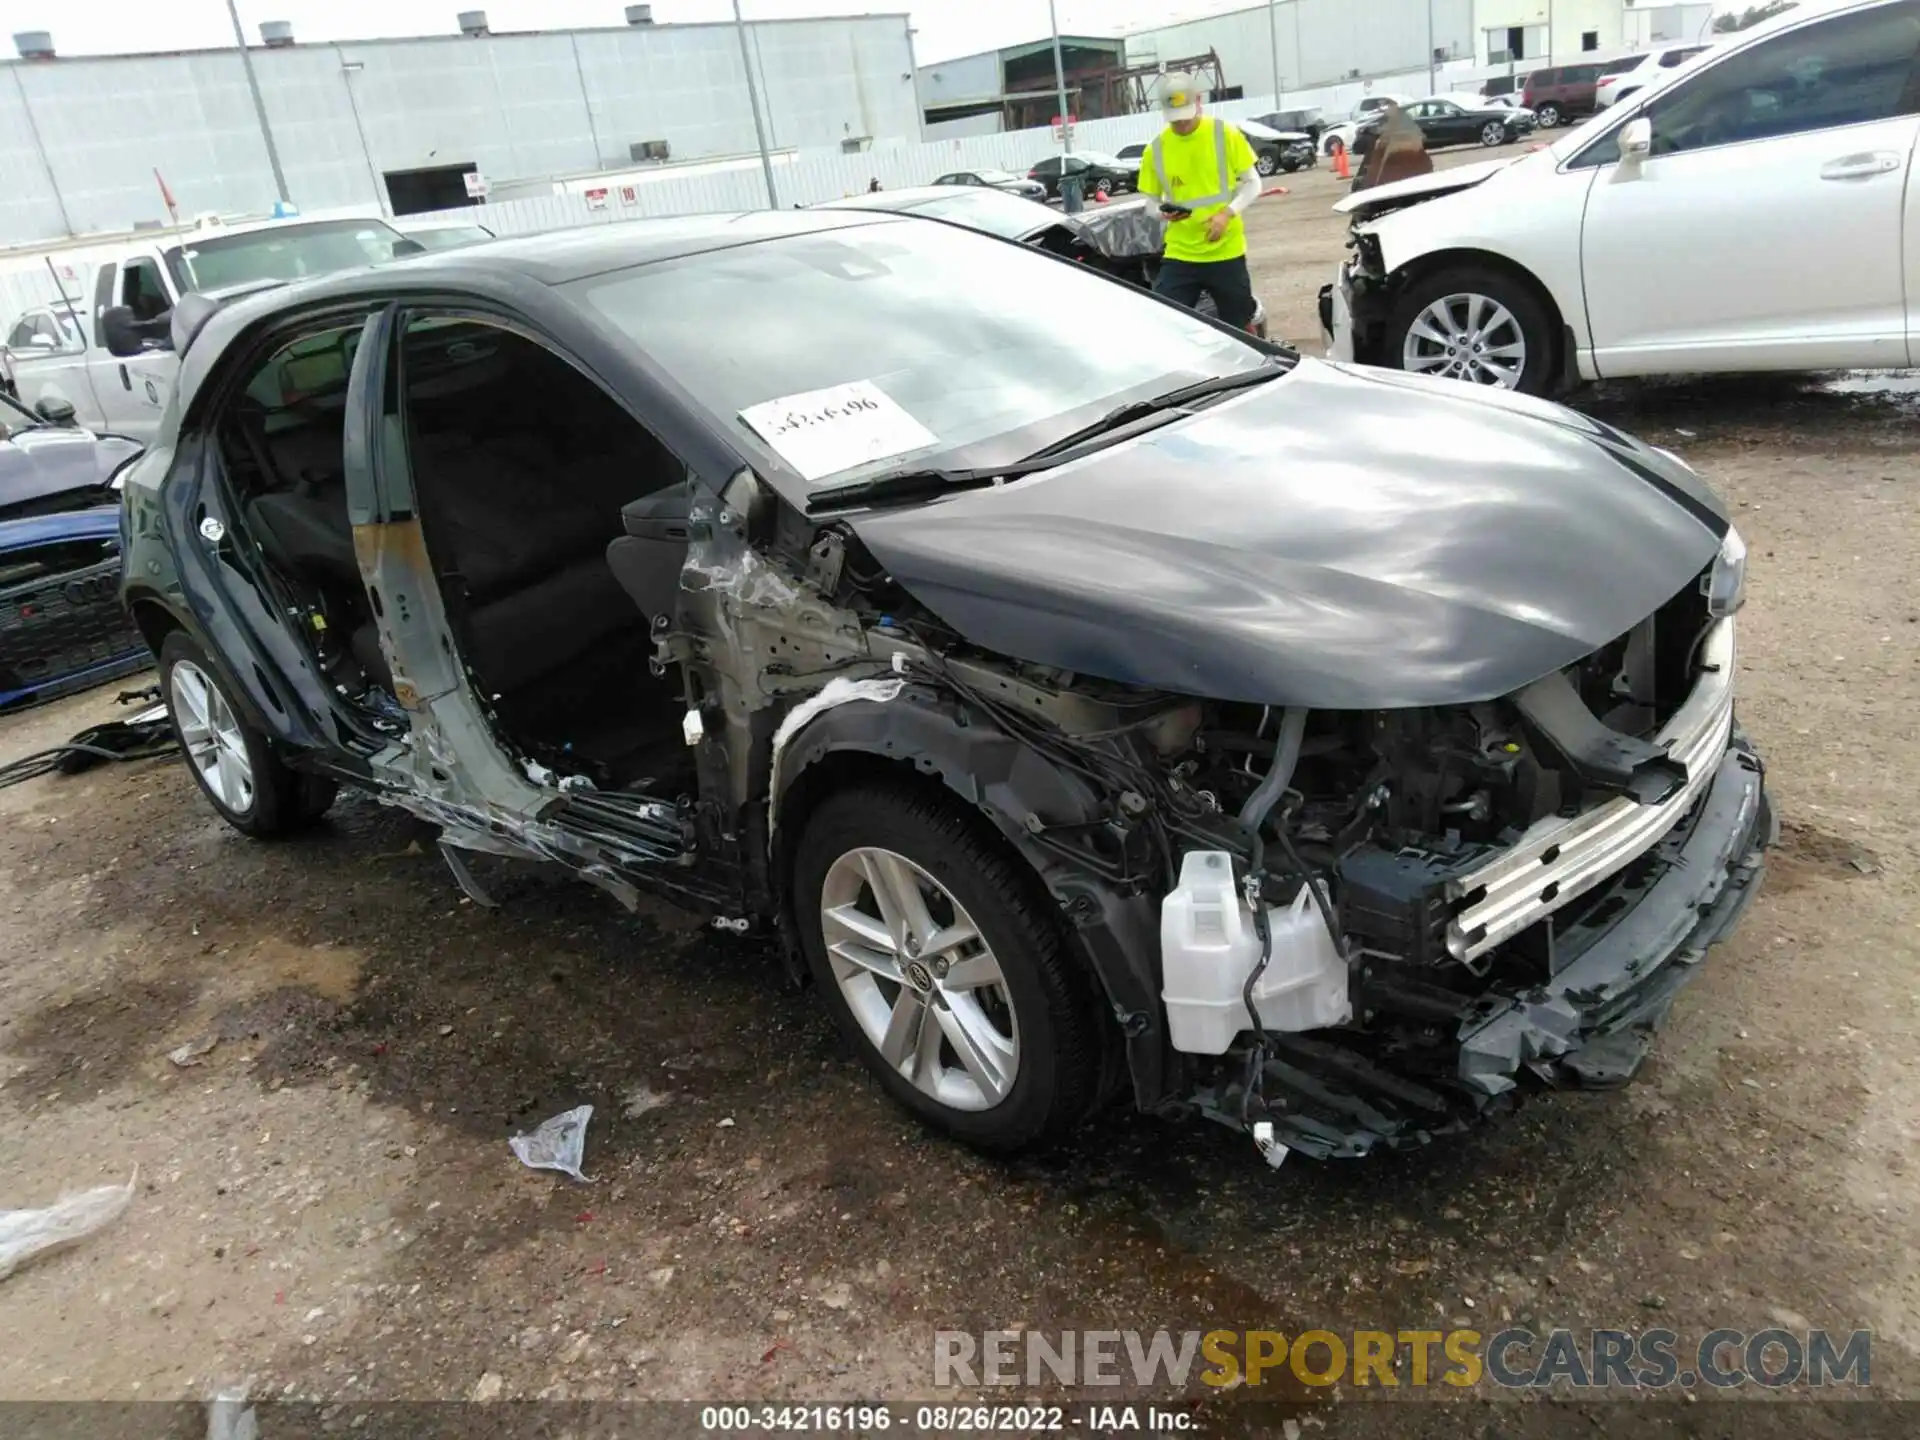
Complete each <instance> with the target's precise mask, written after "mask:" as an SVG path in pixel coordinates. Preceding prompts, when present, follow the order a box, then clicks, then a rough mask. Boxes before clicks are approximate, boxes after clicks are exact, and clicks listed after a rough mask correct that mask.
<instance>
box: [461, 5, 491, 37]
mask: <svg viewBox="0 0 1920 1440" xmlns="http://www.w3.org/2000/svg"><path fill="white" fill-rule="evenodd" d="M460 33H461V34H462V35H475V36H479V35H486V34H489V33H491V32H489V31H488V29H487V12H486V11H484V10H462V11H461V12H460Z"/></svg>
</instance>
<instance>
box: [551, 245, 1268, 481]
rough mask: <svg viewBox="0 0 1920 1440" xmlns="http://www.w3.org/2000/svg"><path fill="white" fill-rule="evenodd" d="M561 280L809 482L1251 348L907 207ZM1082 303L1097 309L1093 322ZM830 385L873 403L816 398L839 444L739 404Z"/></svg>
mask: <svg viewBox="0 0 1920 1440" xmlns="http://www.w3.org/2000/svg"><path fill="white" fill-rule="evenodd" d="M570 288H572V289H574V290H575V291H577V292H580V291H583V292H584V295H583V297H582V298H584V300H585V301H586V303H587V304H588V305H590V306H591V307H592V308H593V309H594V310H596V311H598V312H599V313H600V314H601V315H603V316H604V317H606V319H607V320H609V321H610V322H612V324H613V325H614V326H615V327H616V328H618V329H619V330H620V331H622V332H623V333H624V334H626V335H628V336H630V337H631V338H632V339H633V341H634V342H635V343H636V344H637V345H638V346H639V347H640V348H641V349H642V350H643V351H645V352H646V354H647V356H648V357H649V358H650V359H651V360H652V361H653V362H654V363H655V364H656V365H658V367H659V368H660V369H661V370H663V371H664V372H665V373H666V374H668V375H670V376H672V377H673V378H674V380H676V381H677V382H678V383H679V384H680V385H681V386H682V387H684V388H685V390H686V391H687V392H689V393H690V394H691V396H692V397H693V399H694V400H695V401H696V402H698V403H699V404H700V405H702V406H703V407H705V408H706V409H707V410H709V411H710V412H712V413H713V414H714V415H715V417H716V418H717V419H718V420H719V421H720V422H721V424H722V425H723V426H725V427H726V429H727V432H728V433H729V434H730V435H731V436H732V438H733V439H734V440H735V441H736V442H737V443H738V444H739V446H740V447H741V449H742V450H743V451H744V452H745V453H747V454H748V455H749V456H751V457H753V458H754V459H755V461H756V464H757V466H758V468H761V469H763V471H765V470H767V469H768V467H767V465H766V464H765V463H764V462H767V461H772V460H774V459H775V458H776V457H778V458H779V459H780V461H781V462H783V468H784V470H785V471H786V472H787V473H793V472H798V473H800V474H801V475H803V476H804V478H806V479H807V480H809V481H810V482H812V483H814V484H822V483H828V482H832V483H841V482H843V481H847V480H850V479H856V478H862V477H865V476H868V475H876V474H882V473H885V472H887V471H889V470H899V469H904V468H920V467H925V466H933V465H937V466H942V467H954V468H960V467H974V466H982V465H999V464H1007V463H1011V462H1012V461H1014V460H1017V459H1020V458H1021V457H1023V456H1026V455H1029V454H1031V453H1032V452H1033V451H1035V450H1038V449H1040V448H1041V447H1043V446H1045V445H1047V444H1048V443H1050V442H1051V441H1054V440H1058V439H1060V438H1061V437H1062V436H1064V435H1067V434H1069V433H1070V432H1072V431H1074V430H1076V429H1079V428H1080V427H1082V426H1084V425H1086V424H1087V423H1088V422H1089V421H1091V420H1094V419H1096V418H1097V417H1098V416H1100V415H1101V414H1103V413H1105V412H1106V411H1107V410H1109V409H1111V408H1113V407H1114V406H1116V405H1118V404H1121V403H1125V402H1127V401H1130V400H1136V399H1145V398H1147V397H1150V396H1154V395H1159V394H1163V393H1165V392H1166V391H1168V390H1172V389H1175V388H1177V387H1179V386H1182V385H1185V384H1189V383H1191V382H1193V381H1196V380H1202V379H1207V378H1209V377H1212V376H1215V375H1226V374H1233V373H1236V372H1238V371H1242V370H1250V369H1254V368H1257V367H1259V366H1260V365H1261V364H1263V363H1264V362H1265V361H1266V359H1267V357H1266V355H1265V354H1264V352H1262V351H1260V350H1258V349H1256V348H1255V347H1254V346H1252V345H1251V344H1249V343H1247V342H1245V341H1242V340H1240V339H1237V338H1235V337H1234V336H1233V335H1232V334H1229V333H1225V332H1223V331H1221V330H1218V329H1216V328H1214V327H1213V326H1212V325H1209V324H1208V323H1206V322H1205V321H1203V320H1201V319H1199V318H1198V317H1197V316H1195V315H1193V314H1191V313H1190V312H1188V311H1185V310H1181V309H1177V308H1175V307H1173V306H1170V305H1167V304H1164V303H1162V302H1160V301H1158V300H1155V299H1153V298H1152V297H1150V296H1148V295H1145V294H1142V293H1140V292H1137V291H1134V290H1132V289H1129V288H1128V287H1126V286H1122V285H1118V284H1115V283H1114V282H1113V281H1111V280H1107V279H1104V278H1102V277H1101V276H1100V275H1099V274H1098V273H1097V272H1094V271H1090V270H1087V269H1085V268H1084V267H1081V266H1078V265H1072V264H1068V263H1064V262H1061V261H1057V260H1053V259H1051V258H1049V257H1047V256H1045V255H1042V254H1040V253H1038V252H1036V251H1034V250H1031V249H1029V248H1028V247H1026V246H1021V245H1010V244H1006V243H1005V242H1002V241H999V240H993V239H989V238H988V237H986V236H983V235H978V234H974V233H973V232H971V231H968V230H962V229H958V228H956V227H954V226H951V225H932V224H927V223H925V222H923V221H919V220H911V219H903V220H894V221H881V222H878V223H874V224H870V225H856V226H850V227H848V228H846V229H842V230H833V231H827V232H823V233H818V234H811V235H794V236H788V237H785V238H782V239H778V240H771V241H766V242H763V243H761V244H757V245H738V246H733V247H731V248H728V249H725V250H716V251H710V252H708V253H705V254H701V255H690V256H686V257H684V258H682V259H678V260H671V261H662V262H659V263H657V264H652V265H644V266H638V267H635V268H633V269H629V270H624V271H619V272H616V273H614V274H611V275H603V276H596V277H593V278H591V279H587V280H581V281H577V282H575V284H574V286H572V287H570ZM1090 315H1097V316H1099V317H1100V323H1099V330H1098V333H1097V334H1092V333H1090V332H1089V329H1088V324H1087V317H1088V316H1090ZM716 336H734V337H737V343H732V344H717V343H715V337H716ZM1115 337H1118V338H1117V339H1116V338H1115ZM839 386H848V387H858V389H859V391H860V398H861V401H862V409H863V411H864V412H866V414H867V415H868V416H869V417H871V418H872V419H873V420H874V421H875V422H876V423H875V424H874V425H872V426H867V425H859V426H855V425H848V424H844V423H842V422H843V420H844V417H843V416H839V415H829V416H827V417H825V419H824V420H823V421H821V422H820V425H819V426H818V428H820V429H823V430H824V431H825V432H826V436H825V438H826V439H827V440H828V441H829V442H831V441H833V440H834V438H835V437H836V436H844V438H845V440H846V444H845V448H844V450H843V451H839V452H836V451H835V450H834V449H833V447H832V444H831V443H829V444H827V445H826V446H825V448H822V447H821V446H819V445H813V444H811V440H812V438H814V437H810V446H811V459H810V461H809V462H808V463H804V464H803V463H801V462H800V461H799V460H797V459H795V458H794V457H795V455H796V453H797V452H796V450H795V449H794V447H793V445H792V444H791V443H789V442H785V441H783V442H780V443H779V444H778V445H776V444H775V443H770V442H769V441H768V440H767V439H765V438H764V435H763V430H771V429H772V428H773V427H769V426H768V425H767V422H766V418H765V416H766V412H764V411H761V412H757V413H756V419H757V420H758V421H759V423H760V424H761V425H762V427H763V430H757V429H755V428H754V426H753V425H751V424H749V423H748V421H747V420H745V419H743V418H742V416H741V412H742V411H746V410H750V409H752V408H753V407H761V406H769V405H770V404H772V403H773V402H788V401H793V402H796V403H795V404H794V406H793V407H792V408H793V409H794V410H796V411H805V410H807V409H808V405H807V404H806V403H805V402H807V401H808V400H809V399H810V398H811V397H812V395H813V392H816V391H822V390H827V389H830V388H832V387H839ZM797 423H813V422H811V421H809V420H808V419H807V417H806V416H805V415H802V416H801V417H800V420H799V421H798V422H797ZM856 432H857V433H856ZM876 435H878V436H879V437H880V438H879V439H877V440H875V438H874V437H875V436H876ZM869 441H873V444H872V445H870V446H868V448H865V449H862V446H863V445H866V444H867V442H869ZM769 473H772V472H769ZM790 498H792V497H790Z"/></svg>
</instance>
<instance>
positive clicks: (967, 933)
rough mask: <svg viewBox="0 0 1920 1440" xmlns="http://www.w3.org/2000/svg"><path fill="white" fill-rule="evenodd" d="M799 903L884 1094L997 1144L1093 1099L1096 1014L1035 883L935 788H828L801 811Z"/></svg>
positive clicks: (831, 989) (1045, 1131) (1066, 1117)
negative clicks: (816, 803) (805, 816)
mask: <svg viewBox="0 0 1920 1440" xmlns="http://www.w3.org/2000/svg"><path fill="white" fill-rule="evenodd" d="M795 853H796V854H797V855H798V857H799V858H798V860H797V861H796V862H795V865H794V876H793V881H794V891H793V895H794V912H795V919H796V921H797V922H798V924H799V927H800V938H801V943H802V945H803V946H804V948H805V950H806V955H807V963H808V966H809V968H810V969H811V971H812V974H813V978H814V981H815V983H816V984H817V985H818V986H819V988H820V991H821V995H822V997H823V998H824V1000H825V1002H826V1005H827V1008H828V1010H829V1011H831V1012H832V1014H833V1018H834V1022H835V1023H836V1025H837V1026H838V1027H839V1029H840V1031H841V1033H842V1034H843V1035H844V1036H845V1037H846V1039H847V1042H848V1043H849V1044H850V1045H852V1046H853V1048H854V1049H855V1051H856V1052H858V1054H859V1056H860V1058H861V1060H862V1062H863V1063H865V1065H866V1066H867V1068H868V1069H869V1070H871V1071H872V1072H873V1074H874V1075H875V1076H876V1077H877V1078H878V1079H879V1081H880V1083H881V1085H882V1086H883V1087H884V1088H885V1089H886V1090H887V1092H888V1093H889V1094H890V1095H892V1096H893V1097H894V1099H896V1100H897V1101H899V1102H900V1103H901V1104H902V1105H904V1106H905V1107H906V1108H907V1109H909V1110H911V1111H913V1112H914V1113H915V1114H916V1115H918V1116H919V1117H921V1118H922V1119H923V1120H925V1121H927V1122H929V1123H930V1124H932V1125H934V1126H936V1127H938V1128H939V1129H941V1130H944V1131H946V1132H947V1133H949V1134H951V1135H953V1136H954V1137H955V1138H957V1139H960V1140H963V1141H965V1142H967V1143H968V1144H971V1145H976V1146H979V1147H980V1148H982V1149H987V1150H999V1151H1007V1150H1014V1149H1019V1148H1021V1147H1024V1146H1028V1145H1032V1144H1034V1143H1036V1142H1039V1141H1043V1140H1047V1139H1051V1138H1053V1137H1055V1136H1057V1135H1059V1134H1061V1133H1063V1132H1064V1131H1066V1130H1068V1129H1070V1128H1071V1127H1072V1126H1074V1125H1076V1124H1078V1123H1079V1122H1080V1121H1081V1120H1082V1119H1083V1118H1084V1117H1085V1116H1086V1115H1087V1114H1088V1113H1089V1111H1090V1110H1091V1109H1092V1107H1093V1105H1094V1104H1095V1103H1096V1102H1097V1100H1098V1098H1099V1086H1100V1051H1101V1043H1102V1037H1101V1035H1100V1032H1099V1026H1100V1024H1101V1019H1100V1015H1099V1011H1098V1008H1097V1006H1096V1004H1095V1003H1094V994H1093V990H1092V987H1091V985H1090V983H1089V981H1088V977H1087V976H1086V975H1085V973H1084V972H1083V971H1082V970H1081V969H1080V968H1079V967H1078V966H1077V964H1076V963H1075V961H1074V959H1073V957H1072V956H1071V955H1070V954H1069V952H1068V949H1067V945H1066V942H1065V940H1064V938H1063V936H1062V935H1061V933H1060V930H1059V927H1058V925H1057V923H1056V921H1055V919H1054V918H1053V916H1052V915H1051V914H1050V912H1049V910H1048V908H1047V906H1046V902H1045V897H1044V895H1043V894H1041V893H1039V892H1038V891H1037V887H1036V886H1035V885H1034V883H1033V879H1032V877H1031V876H1030V875H1029V874H1026V873H1024V872H1023V871H1022V870H1021V868H1020V867H1019V866H1018V863H1017V861H1015V860H1014V859H1012V858H1011V857H1009V856H1008V855H1007V854H1005V853H1004V852H1003V851H1002V850H1001V849H1000V848H999V846H998V845H997V844H996V843H995V842H994V840H993V839H992V838H991V837H990V836H988V835H986V834H983V833H981V832H979V831H978V830H976V828H975V826H974V824H973V823H972V822H970V821H969V820H968V819H967V818H965V816H964V815H963V814H962V813H961V812H960V811H959V810H958V808H957V807H955V806H952V805H949V804H946V803H945V802H944V801H943V800H941V799H940V798H939V797H937V796H935V795H932V794H928V793H921V792H918V791H913V790H907V789H896V788H891V787H874V788H863V789H859V790H852V791H846V792H842V793H840V794H837V795H834V796H831V797H830V798H828V799H827V800H826V801H825V802H823V803H822V804H821V806H820V807H819V809H817V810H816V811H815V812H814V813H813V815H812V817H811V818H810V819H809V820H808V821H807V824H806V830H805V833H804V834H803V835H802V836H801V838H800V841H799V843H798V846H797V849H796V852H795Z"/></svg>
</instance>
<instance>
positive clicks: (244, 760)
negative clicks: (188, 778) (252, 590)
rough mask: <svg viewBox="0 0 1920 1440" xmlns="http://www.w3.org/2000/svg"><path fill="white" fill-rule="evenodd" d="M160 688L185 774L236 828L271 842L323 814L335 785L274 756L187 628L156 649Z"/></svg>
mask: <svg viewBox="0 0 1920 1440" xmlns="http://www.w3.org/2000/svg"><path fill="white" fill-rule="evenodd" d="M160 693H161V694H162V695H164V696H165V697H166V700H167V716H168V718H169V719H170V720H172V722H173V735H174V739H175V740H177V741H178V742H179V744H180V754H181V758H182V759H183V760H184V761H185V762H186V766H187V773H188V774H190V775H192V776H193V782H194V784H196V785H198V786H199V787H200V793H201V794H202V795H204V796H206V797H207V802H208V803H209V804H210V805H212V806H213V808H214V809H215V810H217V811H218V812H219V814H220V818H221V819H223V820H225V821H226V822H227V823H228V824H229V825H231V826H233V828H234V829H236V830H238V831H239V832H240V833H241V834H243V835H251V836H253V837H254V838H255V839H256V840H273V839H278V838H279V837H280V836H282V835H291V834H293V833H294V832H295V831H298V830H303V829H305V828H306V827H307V826H309V825H312V824H313V823H314V821H316V820H318V819H319V818H320V817H321V816H322V815H324V814H326V813H327V807H328V806H330V805H332V804H333V798H334V796H335V795H336V794H338V793H339V788H340V787H339V786H338V785H336V784H335V783H334V782H333V781H331V780H327V779H323V778H322V777H320V776H317V775H303V774H301V773H300V772H299V771H297V770H293V769H290V768H289V767H288V766H287V765H286V763H285V762H284V761H282V760H281V759H280V757H279V756H278V755H276V754H274V752H273V746H272V744H271V742H269V741H268V739H267V737H266V736H265V735H263V734H261V732H260V731H259V730H257V729H255V728H254V727H253V725H252V724H250V723H249V722H248V721H247V720H246V719H245V718H244V715H243V712H242V711H241V710H240V708H239V707H238V706H236V705H235V704H234V703H233V700H232V699H231V696H232V695H233V693H234V687H233V682H232V681H231V680H229V679H228V678H227V675H226V672H225V670H223V669H222V668H221V667H220V666H219V665H217V664H215V663H214V661H213V660H212V659H211V658H210V657H209V656H208V655H207V652H206V651H205V650H204V649H202V648H201V647H200V645H199V644H198V643H197V642H196V641H195V640H194V639H193V638H192V637H191V636H190V635H188V634H187V632H186V631H184V630H175V631H173V632H171V633H170V634H169V635H168V636H167V638H166V640H165V641H164V642H162V644H161V646H160ZM223 735H224V736H225V740H224V741H223V740H222V739H221V737H222V736H223ZM202 757H206V758H205V759H204V760H203V758H202Z"/></svg>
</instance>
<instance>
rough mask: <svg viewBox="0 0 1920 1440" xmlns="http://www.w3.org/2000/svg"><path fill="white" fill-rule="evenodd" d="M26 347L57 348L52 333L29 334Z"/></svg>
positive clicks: (31, 348)
mask: <svg viewBox="0 0 1920 1440" xmlns="http://www.w3.org/2000/svg"><path fill="white" fill-rule="evenodd" d="M26 348H27V349H29V350H52V349H54V348H55V346H54V343H53V337H52V336H51V335H29V336H28V337H27V346H26Z"/></svg>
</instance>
